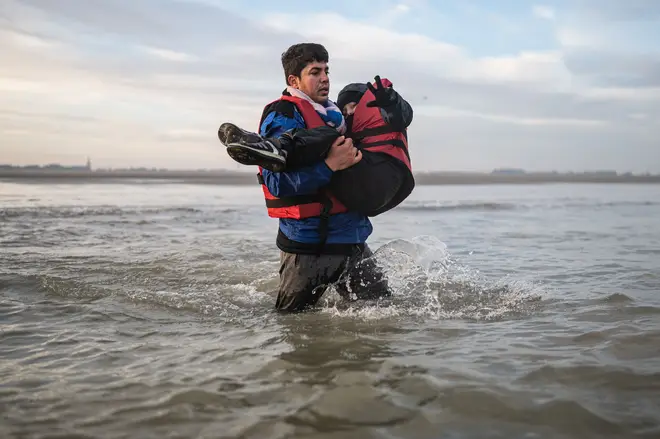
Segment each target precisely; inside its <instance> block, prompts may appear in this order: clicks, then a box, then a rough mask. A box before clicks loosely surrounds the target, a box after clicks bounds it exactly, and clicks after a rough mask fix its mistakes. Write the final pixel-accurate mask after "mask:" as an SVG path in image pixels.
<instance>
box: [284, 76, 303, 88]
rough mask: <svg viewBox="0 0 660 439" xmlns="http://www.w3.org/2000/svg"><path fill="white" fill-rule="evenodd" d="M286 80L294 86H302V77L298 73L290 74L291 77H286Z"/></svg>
mask: <svg viewBox="0 0 660 439" xmlns="http://www.w3.org/2000/svg"><path fill="white" fill-rule="evenodd" d="M286 82H287V84H288V85H290V86H291V87H293V88H300V78H299V77H297V76H296V75H289V77H288V78H286Z"/></svg>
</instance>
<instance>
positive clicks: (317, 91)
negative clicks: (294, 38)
mask: <svg viewBox="0 0 660 439" xmlns="http://www.w3.org/2000/svg"><path fill="white" fill-rule="evenodd" d="M328 70H329V69H328V64H327V63H324V62H313V63H310V64H307V66H305V68H304V69H303V70H302V72H301V73H300V78H298V77H296V76H294V75H290V76H289V84H291V86H292V87H294V88H297V89H298V90H300V91H302V92H303V93H305V94H306V95H307V96H309V97H310V98H311V99H312V100H313V101H314V102H317V103H319V104H324V103H325V102H326V101H327V100H328V94H329V93H330V78H329V77H328Z"/></svg>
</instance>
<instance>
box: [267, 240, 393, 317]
mask: <svg viewBox="0 0 660 439" xmlns="http://www.w3.org/2000/svg"><path fill="white" fill-rule="evenodd" d="M372 255H373V253H372V252H371V249H369V247H368V246H367V245H366V244H364V247H362V248H361V247H359V246H355V251H354V252H353V254H352V255H350V256H343V255H323V254H322V255H307V254H294V253H286V252H281V253H280V285H279V288H278V292H277V300H276V302H275V308H276V309H277V310H279V311H288V312H297V311H303V310H305V309H307V308H310V307H312V306H314V305H316V303H317V302H318V301H319V299H320V298H321V296H322V295H323V294H324V293H325V291H326V290H327V288H328V286H329V284H334V283H336V282H338V283H336V288H337V290H338V292H339V294H340V295H341V296H342V297H343V298H345V299H348V300H352V299H355V298H357V299H377V298H380V297H388V296H390V295H391V292H390V291H389V289H388V285H387V278H386V277H385V275H384V274H383V272H382V270H381V269H380V267H378V265H377V264H376V261H374V259H373V258H371V256H372Z"/></svg>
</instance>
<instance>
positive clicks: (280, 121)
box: [259, 111, 332, 198]
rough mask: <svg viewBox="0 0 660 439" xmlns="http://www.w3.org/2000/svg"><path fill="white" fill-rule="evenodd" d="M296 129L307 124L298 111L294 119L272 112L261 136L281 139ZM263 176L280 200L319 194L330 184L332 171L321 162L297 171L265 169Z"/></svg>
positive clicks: (264, 123)
mask: <svg viewBox="0 0 660 439" xmlns="http://www.w3.org/2000/svg"><path fill="white" fill-rule="evenodd" d="M294 128H305V122H304V120H303V118H302V116H300V114H299V113H298V112H297V111H296V112H295V113H294V117H293V119H292V118H289V117H286V116H284V115H282V114H278V113H275V112H272V113H270V114H268V115H267V116H266V118H265V119H264V121H263V123H262V124H261V128H260V130H259V134H261V135H262V136H264V137H279V136H281V135H282V134H283V133H284V132H286V131H289V130H291V129H294ZM261 174H262V176H263V178H264V183H265V185H266V187H267V188H268V190H269V191H270V193H271V194H273V195H274V196H276V197H278V198H283V197H290V196H293V195H304V194H313V193H315V192H317V191H318V190H319V189H320V188H321V187H323V186H325V185H327V184H328V183H329V182H330V177H332V170H331V169H330V168H328V165H326V164H325V161H323V160H320V161H319V163H316V164H314V165H312V166H308V167H306V168H300V169H298V170H296V171H291V172H271V171H269V170H267V169H263V170H262V171H261Z"/></svg>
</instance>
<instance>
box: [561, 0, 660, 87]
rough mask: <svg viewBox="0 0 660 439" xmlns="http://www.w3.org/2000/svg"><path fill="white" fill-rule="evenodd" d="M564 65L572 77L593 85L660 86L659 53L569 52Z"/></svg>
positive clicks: (599, 50) (574, 50)
mask: <svg viewBox="0 0 660 439" xmlns="http://www.w3.org/2000/svg"><path fill="white" fill-rule="evenodd" d="M659 3H660V2H659ZM659 33H660V32H659ZM564 62H565V64H566V66H567V67H568V69H569V70H570V71H571V72H572V73H573V74H575V75H577V76H580V77H583V78H587V79H588V80H589V81H590V82H591V83H592V84H594V85H599V86H605V87H611V86H613V87H658V86H660V51H659V52H658V53H654V54H638V53H622V52H620V51H611V50H607V49H605V48H603V49H601V48H594V49H572V50H568V51H567V52H566V55H565V59H564Z"/></svg>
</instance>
